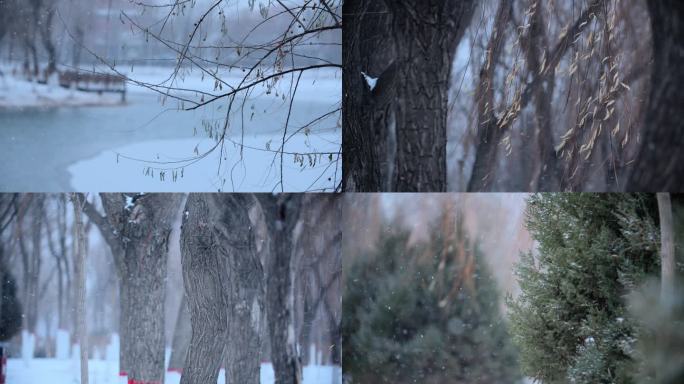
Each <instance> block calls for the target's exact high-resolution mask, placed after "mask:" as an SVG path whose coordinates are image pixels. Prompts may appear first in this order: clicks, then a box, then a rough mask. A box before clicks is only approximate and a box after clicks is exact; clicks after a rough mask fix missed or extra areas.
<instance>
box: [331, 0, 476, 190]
mask: <svg viewBox="0 0 684 384" xmlns="http://www.w3.org/2000/svg"><path fill="white" fill-rule="evenodd" d="M474 4H475V1H473V0H424V1H421V2H404V1H399V0H384V1H382V2H378V1H373V2H371V1H362V0H348V1H345V3H344V5H343V7H344V10H343V14H344V15H345V24H344V27H343V29H344V30H343V56H344V57H343V67H344V72H345V74H346V76H345V77H344V78H343V83H344V90H345V92H344V96H343V97H344V99H343V100H344V102H343V116H344V120H345V124H344V132H343V143H344V144H343V145H344V152H345V153H347V154H353V155H352V156H346V157H345V158H344V160H343V161H344V164H343V167H344V172H343V174H344V186H343V187H344V189H345V190H347V191H355V190H356V191H433V192H438V191H445V190H446V183H447V181H446V121H447V113H448V105H447V101H448V89H449V80H450V73H451V65H452V63H453V59H454V54H455V51H456V47H457V45H458V43H459V41H460V39H461V37H462V36H463V33H464V31H465V28H466V27H467V25H468V24H469V22H470V19H471V17H472V14H473V11H474V8H475V7H474ZM362 73H365V74H367V75H369V76H372V77H377V83H376V84H375V86H374V87H370V86H369V85H368V84H366V83H365V81H366V80H364V75H363V74H362Z"/></svg>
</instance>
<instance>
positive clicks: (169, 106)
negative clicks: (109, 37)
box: [0, 71, 342, 192]
mask: <svg viewBox="0 0 684 384" xmlns="http://www.w3.org/2000/svg"><path fill="white" fill-rule="evenodd" d="M139 76H143V77H144V76H146V81H154V80H157V78H158V77H161V76H160V74H158V73H155V72H154V71H150V72H149V73H147V74H145V73H144V72H143V74H141V75H139ZM209 83H211V84H212V85H213V80H212V81H209V80H208V79H206V80H204V81H202V80H201V79H199V78H189V79H186V83H183V85H184V86H186V87H188V88H190V87H192V89H205V90H206V89H207V88H209V90H212V89H211V88H212V85H210V84H209ZM283 83H285V81H284V82H283ZM287 83H288V84H289V81H288V82H287ZM128 89H129V92H128V93H127V97H126V99H127V102H126V103H125V104H123V105H117V106H89V107H51V108H24V109H0V133H1V134H0V153H2V161H1V162H0V173H1V174H2V181H0V190H1V191H11V192H22V191H44V192H54V191H72V190H75V189H77V190H81V191H93V190H97V191H121V190H141V189H143V188H141V187H144V189H145V190H146V191H170V190H183V191H216V190H224V191H232V190H234V191H271V190H280V185H279V180H280V172H281V170H280V156H275V154H274V153H273V152H271V151H272V150H277V149H278V148H279V146H280V141H281V140H282V136H283V127H284V126H285V121H286V118H287V113H288V102H287V101H286V100H283V97H282V92H281V93H280V94H279V96H277V97H276V96H275V94H273V93H272V94H266V93H265V92H263V91H262V89H260V88H259V89H257V91H256V92H254V93H252V94H251V95H250V97H251V99H250V100H248V101H247V102H246V103H245V106H244V113H240V111H239V108H237V109H236V111H235V112H233V115H232V118H231V124H230V128H229V132H230V138H229V140H228V142H227V143H226V144H227V145H226V146H225V152H224V156H223V157H222V158H221V157H220V156H219V152H218V151H217V152H215V153H213V154H212V155H210V156H208V157H207V158H204V159H202V160H200V161H198V162H196V163H193V164H192V165H189V166H187V167H185V169H183V172H182V175H183V177H176V178H175V180H173V177H172V176H171V173H172V172H171V171H170V170H169V171H167V172H165V173H166V174H165V177H164V180H163V181H161V180H160V179H161V177H160V174H159V171H158V170H155V171H154V172H146V171H145V170H146V167H147V166H148V165H152V164H145V163H142V162H139V161H131V160H126V156H128V157H131V158H136V159H144V160H152V161H177V160H180V159H187V158H192V157H193V156H195V155H196V151H195V149H196V148H197V151H198V152H199V153H201V152H202V149H207V148H210V147H211V146H212V145H213V143H214V141H213V140H212V139H210V138H208V137H207V135H206V134H205V128H204V126H203V124H212V123H215V124H218V123H219V122H220V121H222V120H223V118H224V117H225V110H226V106H227V98H224V99H221V100H219V101H217V102H215V103H212V104H210V105H207V106H205V107H203V108H201V109H198V110H195V111H178V110H177V107H178V103H177V102H176V101H175V100H172V99H167V100H166V101H165V103H162V102H161V100H160V97H159V95H158V94H157V93H154V92H151V91H149V90H145V89H143V88H140V87H135V86H129V87H128ZM1 92H7V90H4V91H1ZM217 92H218V91H217ZM340 100H341V79H340V77H339V73H338V72H334V71H328V72H325V73H312V74H305V75H304V76H303V77H302V80H301V85H300V89H299V90H298V91H297V98H296V99H295V103H294V106H293V108H292V112H291V116H290V124H289V129H288V137H289V135H290V133H294V132H295V131H296V130H297V129H298V128H300V127H301V126H303V125H306V124H307V123H309V122H310V121H311V120H313V119H315V118H316V117H318V116H320V115H323V114H325V113H327V112H330V111H331V110H334V109H335V108H339V102H340ZM236 101H240V102H241V101H242V99H240V98H238V99H236ZM338 120H339V114H334V115H332V116H330V117H329V118H327V119H324V120H322V121H320V122H319V123H318V124H316V125H314V126H312V127H311V128H310V129H309V130H301V132H300V133H297V134H296V135H294V136H293V137H291V138H290V140H289V141H288V143H287V144H286V146H285V151H286V152H293V153H302V152H335V153H337V152H338V151H339V149H340V144H341V141H342V139H341V129H340V128H339V127H338V125H339V121H338ZM242 122H244V135H243V132H242V124H241V123H242ZM231 141H233V142H242V143H244V144H245V145H246V146H249V147H250V148H246V147H245V148H244V150H243V151H242V152H241V151H240V149H239V147H238V146H236V145H234V144H231V143H230V142H231ZM117 153H118V154H121V155H122V156H117ZM323 157H324V156H319V159H317V163H316V164H314V165H313V166H310V163H309V162H308V159H307V161H305V162H304V163H305V165H306V166H305V167H302V166H301V165H299V164H295V163H294V161H293V159H294V155H292V154H291V155H285V157H284V159H283V163H284V165H283V171H282V172H283V175H284V176H283V184H284V189H285V190H286V191H288V190H290V191H299V190H305V189H325V188H332V187H333V186H334V185H335V178H337V179H338V180H339V177H340V175H341V173H340V170H339V168H341V162H338V163H340V164H338V163H334V164H332V162H331V161H330V159H329V158H328V156H325V159H323ZM336 158H337V157H335V159H336ZM219 160H222V163H221V167H220V168H219ZM322 160H325V161H322ZM174 164H175V163H174ZM172 165H173V164H171V165H169V164H163V165H156V166H157V167H159V168H164V167H171V166H172ZM177 174H178V175H180V174H181V172H178V173H177Z"/></svg>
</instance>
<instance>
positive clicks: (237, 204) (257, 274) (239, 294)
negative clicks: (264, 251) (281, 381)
mask: <svg viewBox="0 0 684 384" xmlns="http://www.w3.org/2000/svg"><path fill="white" fill-rule="evenodd" d="M251 205H253V198H252V196H250V195H241V194H191V195H190V196H189V197H188V201H187V203H186V206H185V212H184V214H183V227H182V232H181V250H182V251H181V257H182V264H183V282H184V286H185V293H186V297H187V300H188V307H189V310H190V319H191V321H192V339H191V342H190V348H189V350H188V353H187V357H186V362H185V367H184V369H183V376H182V377H181V383H182V384H196V383H197V384H199V383H210V382H215V381H216V379H217V377H218V373H219V368H220V366H221V362H222V357H223V353H224V350H226V348H227V351H226V352H227V355H228V359H227V361H228V364H229V365H228V366H227V367H226V382H230V383H258V382H259V370H260V361H259V353H260V347H261V333H262V331H261V317H262V306H263V304H262V295H263V294H262V280H263V272H262V267H261V263H260V261H259V259H258V258H257V256H256V252H255V244H254V232H253V230H252V224H251V222H250V219H249V214H248V210H249V207H250V206H251Z"/></svg>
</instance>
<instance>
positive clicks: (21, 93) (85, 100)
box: [0, 74, 122, 108]
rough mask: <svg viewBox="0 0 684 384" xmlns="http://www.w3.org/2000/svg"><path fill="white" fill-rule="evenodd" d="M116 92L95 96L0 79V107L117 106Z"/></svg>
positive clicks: (6, 78)
mask: <svg viewBox="0 0 684 384" xmlns="http://www.w3.org/2000/svg"><path fill="white" fill-rule="evenodd" d="M121 103H122V101H121V95H120V94H118V93H103V94H101V95H100V94H97V93H92V92H81V91H77V90H74V89H66V88H62V87H60V86H59V85H57V84H54V82H52V83H49V84H39V83H35V82H29V81H26V80H23V79H20V78H16V77H12V76H11V75H9V74H6V75H5V76H0V108H39V107H40V108H55V107H84V106H94V105H100V106H102V105H117V104H121Z"/></svg>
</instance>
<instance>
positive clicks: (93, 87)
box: [59, 71, 126, 101]
mask: <svg viewBox="0 0 684 384" xmlns="http://www.w3.org/2000/svg"><path fill="white" fill-rule="evenodd" d="M59 85H60V86H61V87H63V88H69V89H76V90H79V91H82V92H96V93H98V94H100V95H101V94H102V93H120V94H121V101H125V100H126V79H125V78H124V77H123V76H120V75H114V74H108V73H91V72H78V71H59Z"/></svg>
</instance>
